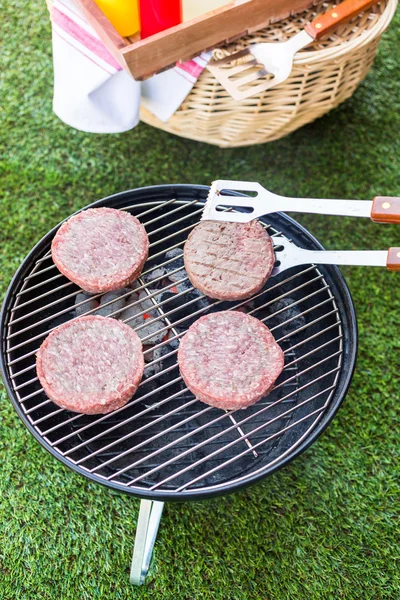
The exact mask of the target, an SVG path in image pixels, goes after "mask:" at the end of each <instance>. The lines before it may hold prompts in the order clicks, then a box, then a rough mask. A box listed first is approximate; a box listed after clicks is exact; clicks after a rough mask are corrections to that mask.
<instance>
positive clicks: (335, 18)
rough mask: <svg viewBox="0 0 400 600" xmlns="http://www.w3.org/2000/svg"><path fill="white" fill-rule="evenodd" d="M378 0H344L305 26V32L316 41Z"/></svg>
mask: <svg viewBox="0 0 400 600" xmlns="http://www.w3.org/2000/svg"><path fill="white" fill-rule="evenodd" d="M377 2H378V0H345V2H342V3H341V4H338V5H337V6H335V8H331V9H330V10H328V12H326V13H325V14H323V15H321V16H318V17H317V18H316V19H314V21H312V22H311V23H309V24H308V25H306V26H305V28H304V29H305V30H306V31H307V33H308V34H309V35H311V37H312V38H313V39H314V40H316V39H319V38H320V37H322V36H323V35H325V34H327V33H329V32H330V31H332V30H333V29H335V28H336V26H337V25H339V24H341V23H345V22H346V21H349V20H350V19H351V18H352V17H355V16H357V15H358V14H359V13H360V12H363V11H364V10H366V9H367V8H370V7H371V6H373V5H374V4H377Z"/></svg>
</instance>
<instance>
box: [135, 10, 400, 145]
mask: <svg viewBox="0 0 400 600" xmlns="http://www.w3.org/2000/svg"><path fill="white" fill-rule="evenodd" d="M336 4H337V2H332V1H329V2H324V3H323V4H319V5H318V6H314V7H312V8H310V9H308V10H306V11H304V12H302V13H299V14H297V15H294V16H292V17H289V18H288V19H285V20H283V21H280V22H278V23H275V24H271V25H269V26H268V27H266V28H265V29H263V30H261V31H258V32H255V33H253V34H251V35H247V36H245V37H243V38H241V39H240V40H239V41H237V42H235V43H234V44H230V45H229V46H226V47H224V48H220V49H217V50H215V51H214V52H215V53H216V56H218V57H222V56H224V55H226V54H230V53H231V52H233V51H235V50H240V49H242V48H244V47H245V46H247V45H248V44H252V43H257V42H263V41H268V42H271V41H277V42H279V41H284V40H285V39H288V38H289V37H291V36H292V35H294V34H295V33H297V32H298V31H300V30H301V29H302V28H303V27H304V26H305V25H306V24H307V23H308V22H310V21H311V20H312V19H313V18H314V17H315V16H316V15H317V14H321V13H323V12H325V11H326V10H328V8H330V7H333V6H335V5H336ZM396 6H397V0H382V1H381V2H380V3H379V4H377V5H376V6H373V7H372V8H370V9H368V10H367V11H365V12H364V13H362V14H361V15H359V16H358V17H355V18H354V19H352V21H350V22H349V23H347V24H345V25H342V26H340V27H338V28H337V30H336V31H335V32H334V33H333V34H331V35H330V37H329V38H327V39H322V40H320V41H316V42H314V43H313V44H311V45H310V46H308V47H307V49H305V50H303V51H301V52H299V53H298V54H297V55H296V58H295V61H294V65H293V70H292V73H291V75H290V77H289V79H287V80H286V81H285V82H284V83H283V84H281V85H279V86H277V87H275V88H272V89H270V90H268V91H266V92H263V93H261V94H259V95H257V96H254V97H252V98H248V99H247V100H242V101H241V102H236V101H235V100H233V99H232V98H231V96H230V95H229V94H228V92H226V91H225V89H224V88H223V87H222V86H221V85H220V84H219V83H218V82H217V81H216V79H215V78H214V77H213V75H211V73H210V72H209V71H208V70H207V69H205V70H204V71H203V73H202V74H201V75H200V77H199V79H198V81H197V82H196V84H195V85H194V87H193V89H192V91H191V92H190V94H189V95H188V96H187V98H186V99H185V101H184V102H183V104H182V105H181V106H180V108H179V109H178V110H177V112H176V113H175V114H174V115H173V116H172V117H171V118H170V119H169V120H168V121H167V122H166V123H163V122H162V121H160V120H159V119H157V118H156V117H155V116H154V115H153V114H151V113H150V112H149V111H148V110H146V109H145V108H143V107H142V109H141V113H140V114H141V120H142V121H144V122H145V123H148V124H149V125H153V126H154V127H158V128H160V129H164V130H165V131H169V132H170V133H174V134H176V135H180V136H182V137H186V138H190V139H193V140H198V141H202V142H207V143H209V144H214V145H216V146H220V147H222V148H228V147H237V146H250V145H252V144H261V143H263V142H270V141H272V140H276V139H278V138H281V137H283V136H285V135H287V134H288V133H290V132H292V131H294V130H295V129H298V128H299V127H302V126H303V125H305V124H306V123H310V122H311V121H314V120H315V119H317V118H318V117H321V116H322V115H324V114H325V113H327V112H328V111H330V110H331V109H332V108H334V107H336V106H337V105H338V104H340V103H341V102H343V101H344V100H346V99H347V98H349V97H350V96H351V95H352V94H353V93H354V91H355V89H356V88H357V86H358V85H359V83H360V82H361V81H362V80H363V79H364V77H365V76H366V75H367V73H368V71H369V69H370V68H371V66H372V63H373V60H374V57H375V54H376V51H377V47H378V44H379V40H380V38H381V35H382V33H383V32H384V31H385V29H386V28H387V27H388V25H389V23H390V21H391V19H392V17H393V15H394V13H395V10H396Z"/></svg>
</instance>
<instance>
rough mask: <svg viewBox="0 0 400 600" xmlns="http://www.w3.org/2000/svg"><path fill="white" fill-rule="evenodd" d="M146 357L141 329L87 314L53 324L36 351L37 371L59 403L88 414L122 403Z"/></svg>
mask: <svg viewBox="0 0 400 600" xmlns="http://www.w3.org/2000/svg"><path fill="white" fill-rule="evenodd" d="M143 370H144V359H143V353H142V343H141V341H140V339H139V337H138V335H137V334H136V333H135V332H134V331H133V330H132V329H131V328H130V327H129V326H128V325H125V324H124V323H121V322H120V321H117V320H115V319H111V318H107V317H100V316H87V317H79V318H77V319H73V320H72V321H69V322H68V323H64V324H63V325H61V326H60V327H57V329H54V331H52V332H51V333H50V335H48V336H47V338H46V339H45V340H44V342H43V343H42V345H41V346H40V348H39V351H38V352H37V355H36V371H37V375H38V377H39V381H40V383H41V384H42V386H43V389H44V391H45V392H46V394H47V395H48V397H49V398H50V399H51V400H53V402H55V403H56V404H58V406H61V407H62V408H66V409H67V410H71V411H74V412H79V413H85V414H88V415H94V414H105V413H109V412H111V411H113V410H116V409H117V408H120V407H121V406H123V405H124V404H126V403H127V402H128V400H129V399H130V398H131V397H132V396H133V394H134V393H135V392H136V390H137V388H138V386H139V383H140V381H141V379H142V375H143Z"/></svg>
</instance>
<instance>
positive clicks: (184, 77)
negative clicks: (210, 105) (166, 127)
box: [142, 52, 211, 122]
mask: <svg viewBox="0 0 400 600" xmlns="http://www.w3.org/2000/svg"><path fill="white" fill-rule="evenodd" d="M210 58H211V52H203V53H202V54H201V55H200V56H198V57H197V58H194V59H193V60H188V61H187V62H184V63H177V64H176V65H175V67H173V68H172V69H169V70H168V71H164V72H163V73H159V74H158V75H153V77H150V79H147V80H146V81H143V82H142V105H143V106H144V107H145V108H147V109H148V110H149V111H150V112H152V113H153V114H154V115H155V116H156V117H157V118H158V119H160V121H164V122H165V121H168V119H170V118H171V117H172V115H173V114H174V113H175V112H176V110H177V109H178V108H179V107H180V105H181V104H182V102H183V101H184V99H185V98H186V96H187V95H188V93H189V92H190V90H191V89H192V87H193V86H194V84H195V83H196V81H197V79H198V78H199V76H200V73H201V72H202V71H203V69H204V68H205V67H206V66H207V63H208V62H209V60H210Z"/></svg>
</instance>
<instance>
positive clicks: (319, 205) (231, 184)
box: [201, 179, 400, 223]
mask: <svg viewBox="0 0 400 600" xmlns="http://www.w3.org/2000/svg"><path fill="white" fill-rule="evenodd" d="M225 190H227V191H229V190H230V191H232V190H234V191H241V192H242V191H243V192H251V193H253V194H255V196H231V195H227V194H224V191H225ZM218 207H220V210H217V209H218ZM227 207H236V208H238V207H243V208H246V209H251V212H233V211H229V210H226V208H227ZM224 208H225V210H224ZM278 211H283V212H297V213H315V214H319V215H341V216H346V217H370V219H372V221H375V222H376V223H400V198H396V197H393V198H392V197H390V196H376V197H375V198H374V199H373V200H321V199H316V198H286V197H285V196H279V195H278V194H274V193H272V192H270V191H268V190H266V189H265V188H264V187H262V185H260V184H259V183H256V182H251V181H231V180H225V179H218V180H217V181H214V182H213V183H212V185H211V188H210V191H209V194H208V197H207V201H206V203H205V205H204V210H203V214H202V216H201V219H202V220H213V221H229V222H231V223H248V222H250V221H252V220H253V219H256V218H257V217H261V216H263V215H267V214H269V213H273V212H278Z"/></svg>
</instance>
